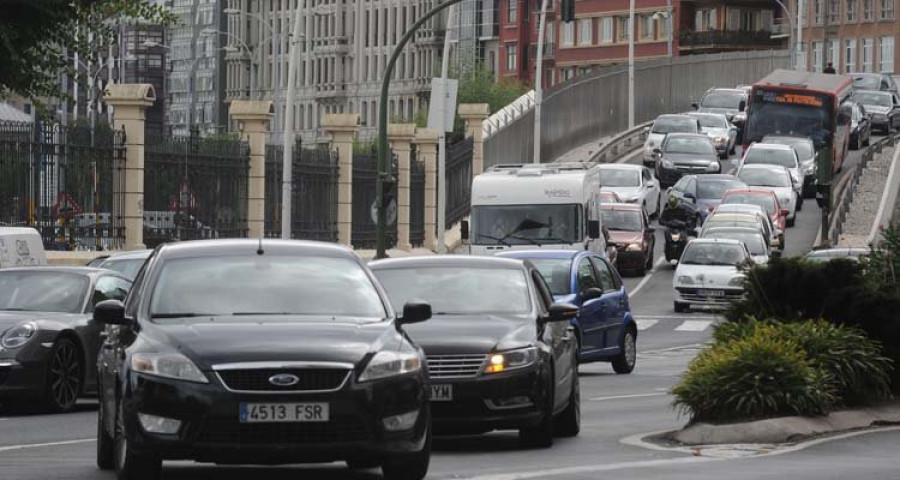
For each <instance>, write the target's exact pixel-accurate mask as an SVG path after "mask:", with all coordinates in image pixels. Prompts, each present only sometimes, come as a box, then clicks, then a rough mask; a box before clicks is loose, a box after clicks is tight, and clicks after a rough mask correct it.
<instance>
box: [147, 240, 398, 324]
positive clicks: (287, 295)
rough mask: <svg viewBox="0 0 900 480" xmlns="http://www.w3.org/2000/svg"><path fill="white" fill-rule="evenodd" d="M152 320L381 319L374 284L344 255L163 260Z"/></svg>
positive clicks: (381, 311)
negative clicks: (240, 317)
mask: <svg viewBox="0 0 900 480" xmlns="http://www.w3.org/2000/svg"><path fill="white" fill-rule="evenodd" d="M153 288H154V289H153V294H152V297H151V301H150V315H151V317H152V318H157V319H158V318H180V317H189V316H207V315H210V316H212V315H215V316H228V315H314V316H328V317H361V318H367V319H372V320H380V319H383V318H385V317H386V316H387V315H386V312H385V308H384V305H383V304H382V302H381V297H380V296H379V295H378V291H377V290H376V289H375V285H374V284H373V282H372V281H371V279H370V277H369V276H368V275H367V274H366V272H365V270H363V268H362V267H361V266H360V265H359V264H358V263H356V262H355V261H353V260H350V259H347V258H328V257H309V256H272V255H253V256H215V257H198V258H183V259H175V260H169V261H167V262H166V263H165V264H164V265H163V267H162V271H161V272H160V274H159V278H158V279H157V281H156V284H155V286H154V287H153Z"/></svg>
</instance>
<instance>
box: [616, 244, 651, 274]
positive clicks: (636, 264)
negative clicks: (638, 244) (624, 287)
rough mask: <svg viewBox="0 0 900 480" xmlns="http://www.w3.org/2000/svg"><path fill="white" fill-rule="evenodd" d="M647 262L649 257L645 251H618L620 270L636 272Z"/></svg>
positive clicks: (617, 265)
mask: <svg viewBox="0 0 900 480" xmlns="http://www.w3.org/2000/svg"><path fill="white" fill-rule="evenodd" d="M646 261H647V255H646V253H645V252H644V251H643V250H625V249H624V248H622V249H618V254H617V256H616V268H617V269H618V270H634V269H637V268H641V267H642V266H643V265H644V263H645V262H646Z"/></svg>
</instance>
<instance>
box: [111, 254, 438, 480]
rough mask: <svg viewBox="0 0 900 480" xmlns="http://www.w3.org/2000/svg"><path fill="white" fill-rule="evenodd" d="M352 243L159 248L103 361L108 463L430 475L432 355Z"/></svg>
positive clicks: (127, 472) (138, 475) (138, 471)
mask: <svg viewBox="0 0 900 480" xmlns="http://www.w3.org/2000/svg"><path fill="white" fill-rule="evenodd" d="M430 315H431V314H430V307H429V306H428V305H427V304H423V303H409V304H407V305H406V306H405V307H404V308H403V314H402V317H397V316H396V315H395V313H394V310H393V309H392V307H391V305H390V302H388V301H387V297H386V296H385V295H384V293H383V291H382V290H381V287H380V286H379V285H378V283H377V282H376V281H375V279H374V278H373V277H372V274H371V273H370V272H369V271H368V270H367V269H366V267H365V266H364V265H363V264H362V263H361V261H360V260H359V258H358V257H356V255H355V254H354V253H353V252H351V251H350V250H348V249H346V248H344V247H340V246H336V245H331V244H323V243H316V242H297V241H282V240H262V241H257V240H206V241H195V242H182V243H178V244H169V245H163V246H161V247H159V248H158V249H157V250H156V251H155V252H154V254H153V255H152V256H151V257H150V258H149V259H148V260H147V263H146V264H145V266H144V268H143V269H142V270H141V271H140V273H139V274H138V277H137V278H136V280H135V288H134V290H133V291H132V293H131V294H130V295H129V297H128V299H127V300H126V301H125V303H124V305H123V304H122V303H121V302H118V301H108V302H103V303H101V304H99V305H98V306H97V309H96V311H95V312H94V318H95V319H96V320H98V321H101V322H104V323H106V324H108V325H110V329H109V334H108V337H107V340H106V343H105V344H104V348H103V350H102V353H101V356H100V358H99V361H98V363H99V365H98V367H99V370H100V384H101V385H100V387H101V395H100V415H99V416H98V418H99V420H98V422H99V423H98V438H97V463H98V466H99V467H100V468H102V469H111V468H115V470H116V472H117V474H118V477H119V479H120V480H125V479H150V478H153V479H156V478H159V476H160V472H161V466H162V462H163V460H174V459H184V460H195V461H199V462H215V463H226V464H227V463H230V464H235V463H250V464H279V463H301V462H330V461H336V460H344V461H346V462H347V463H348V464H349V465H350V466H351V467H355V468H374V467H377V466H381V468H382V470H383V472H384V474H385V477H386V478H388V479H404V480H405V479H415V480H418V479H421V478H423V477H424V476H425V474H426V473H427V470H428V463H429V458H430V439H431V431H430V418H429V403H428V392H427V391H426V384H427V375H426V369H425V368H424V362H425V359H424V355H423V353H422V351H421V349H419V348H418V347H416V346H415V344H413V343H412V342H411V341H410V340H409V338H408V337H407V335H406V334H405V333H404V332H403V330H402V329H401V325H403V324H405V323H413V322H418V321H423V320H426V319H427V318H428V317H429V316H430Z"/></svg>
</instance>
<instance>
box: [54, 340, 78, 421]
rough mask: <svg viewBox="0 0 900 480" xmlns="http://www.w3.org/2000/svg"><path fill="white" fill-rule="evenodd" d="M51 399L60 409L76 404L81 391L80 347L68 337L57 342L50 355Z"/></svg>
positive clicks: (66, 408)
mask: <svg viewBox="0 0 900 480" xmlns="http://www.w3.org/2000/svg"><path fill="white" fill-rule="evenodd" d="M49 371H50V379H49V380H50V400H51V401H52V402H53V406H54V407H56V408H57V409H59V410H68V409H70V408H72V406H73V405H75V402H76V401H77V400H78V394H79V393H81V377H82V372H81V358H80V354H79V352H78V348H77V347H76V346H75V344H74V343H73V342H72V341H71V340H68V339H62V340H60V341H59V342H57V344H56V348H54V350H53V353H52V356H51V357H50V368H49Z"/></svg>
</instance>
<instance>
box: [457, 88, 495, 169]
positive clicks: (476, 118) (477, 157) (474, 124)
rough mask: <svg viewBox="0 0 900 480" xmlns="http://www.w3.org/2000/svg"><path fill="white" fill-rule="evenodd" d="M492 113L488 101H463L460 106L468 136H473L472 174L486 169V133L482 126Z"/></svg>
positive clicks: (460, 114) (460, 113)
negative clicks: (483, 131) (483, 132)
mask: <svg viewBox="0 0 900 480" xmlns="http://www.w3.org/2000/svg"><path fill="white" fill-rule="evenodd" d="M490 115H491V107H490V105H488V104H486V103H463V104H460V106H459V116H460V117H462V118H463V120H465V121H466V136H468V137H472V140H473V142H472V144H473V147H472V176H473V177H474V176H475V175H478V174H480V173H481V172H483V171H484V134H482V132H481V127H482V125H483V124H484V120H485V119H487V118H488V117H489V116H490Z"/></svg>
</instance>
